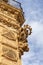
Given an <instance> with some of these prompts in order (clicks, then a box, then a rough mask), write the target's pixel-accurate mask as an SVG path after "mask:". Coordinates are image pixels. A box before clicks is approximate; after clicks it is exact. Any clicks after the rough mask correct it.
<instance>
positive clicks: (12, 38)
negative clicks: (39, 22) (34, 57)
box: [0, 0, 32, 65]
mask: <svg viewBox="0 0 43 65" xmlns="http://www.w3.org/2000/svg"><path fill="white" fill-rule="evenodd" d="M7 2H8V0H0V65H22V63H21V56H22V55H23V54H24V52H27V51H29V48H28V44H27V43H28V41H27V37H28V35H31V33H32V28H31V27H30V26H29V25H24V26H23V27H22V25H23V23H24V22H25V18H24V14H23V13H24V12H23V9H22V7H21V4H20V3H19V2H17V1H14V0H13V3H16V4H17V6H16V5H15V6H13V5H11V4H10V3H7Z"/></svg>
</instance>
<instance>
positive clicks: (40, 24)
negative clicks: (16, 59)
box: [17, 0, 43, 65]
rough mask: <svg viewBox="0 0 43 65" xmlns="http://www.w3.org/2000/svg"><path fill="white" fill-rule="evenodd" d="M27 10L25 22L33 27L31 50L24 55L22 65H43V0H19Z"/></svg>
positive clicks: (29, 43)
mask: <svg viewBox="0 0 43 65" xmlns="http://www.w3.org/2000/svg"><path fill="white" fill-rule="evenodd" d="M17 1H19V2H21V4H22V7H23V11H24V12H25V19H26V21H25V23H24V24H29V25H30V26H31V27H32V34H31V36H29V37H28V45H29V48H30V50H29V52H26V53H24V55H23V56H22V65H43V0H17Z"/></svg>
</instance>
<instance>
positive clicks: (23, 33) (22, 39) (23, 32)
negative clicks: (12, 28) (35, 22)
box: [18, 25, 32, 57]
mask: <svg viewBox="0 0 43 65" xmlns="http://www.w3.org/2000/svg"><path fill="white" fill-rule="evenodd" d="M31 33H32V28H31V27H30V26H28V25H24V27H23V28H20V29H19V36H18V40H19V52H20V57H21V55H23V53H24V52H25V51H26V52H27V51H29V48H28V44H27V37H28V35H31Z"/></svg>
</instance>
